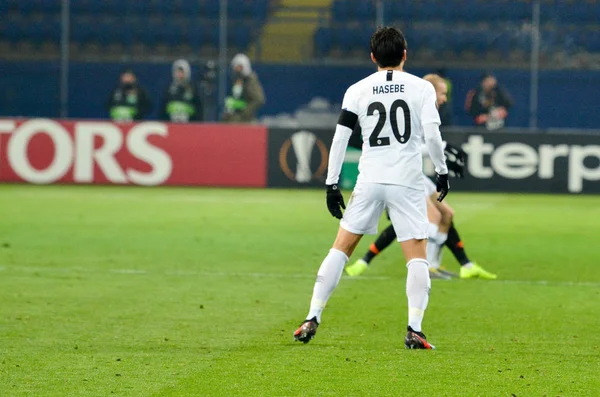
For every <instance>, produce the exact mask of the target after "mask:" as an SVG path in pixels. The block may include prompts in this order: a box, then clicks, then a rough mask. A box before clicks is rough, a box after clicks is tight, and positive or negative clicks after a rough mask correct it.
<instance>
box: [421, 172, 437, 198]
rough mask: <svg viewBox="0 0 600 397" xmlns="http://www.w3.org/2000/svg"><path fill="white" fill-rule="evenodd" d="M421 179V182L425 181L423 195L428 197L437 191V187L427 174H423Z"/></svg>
mask: <svg viewBox="0 0 600 397" xmlns="http://www.w3.org/2000/svg"><path fill="white" fill-rule="evenodd" d="M423 179H424V181H423V182H425V196H427V197H430V196H431V195H433V194H435V193H436V192H437V188H436V186H435V183H433V181H432V180H431V179H430V178H429V177H428V176H427V175H425V174H423Z"/></svg>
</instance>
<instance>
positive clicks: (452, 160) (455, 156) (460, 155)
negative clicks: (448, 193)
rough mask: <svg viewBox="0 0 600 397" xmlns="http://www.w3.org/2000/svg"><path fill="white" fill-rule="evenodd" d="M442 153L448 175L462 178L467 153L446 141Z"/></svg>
mask: <svg viewBox="0 0 600 397" xmlns="http://www.w3.org/2000/svg"><path fill="white" fill-rule="evenodd" d="M444 154H445V155H446V166H447V167H448V173H449V174H450V176H452V177H454V178H463V177H464V175H465V173H464V172H465V161H466V160H467V154H466V153H465V152H464V150H462V149H461V148H459V147H456V146H452V145H451V144H449V143H446V149H445V150H444Z"/></svg>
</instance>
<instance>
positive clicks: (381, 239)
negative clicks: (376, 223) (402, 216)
mask: <svg viewBox="0 0 600 397" xmlns="http://www.w3.org/2000/svg"><path fill="white" fill-rule="evenodd" d="M395 240H396V232H395V231H394V226H392V225H389V226H388V227H387V228H385V229H384V230H383V232H381V233H380V234H379V236H378V237H377V239H376V240H375V242H374V243H372V244H371V246H370V247H369V251H367V253H366V254H365V255H364V256H363V257H362V258H361V259H359V260H357V261H356V262H354V263H353V264H351V265H349V266H346V274H348V275H349V276H360V275H361V274H362V273H364V272H365V271H366V270H367V269H368V268H369V264H370V263H371V261H372V260H373V258H375V256H377V255H379V253H380V252H381V251H383V250H384V249H386V248H387V247H389V246H390V244H392V243H393V242H394V241H395Z"/></svg>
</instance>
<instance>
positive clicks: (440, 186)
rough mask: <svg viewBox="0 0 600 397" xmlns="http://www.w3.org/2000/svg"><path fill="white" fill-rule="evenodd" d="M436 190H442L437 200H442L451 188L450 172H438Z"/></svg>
mask: <svg viewBox="0 0 600 397" xmlns="http://www.w3.org/2000/svg"><path fill="white" fill-rule="evenodd" d="M435 190H437V191H438V192H440V196H439V197H438V199H437V201H442V200H443V199H444V197H446V195H447V194H448V191H449V190H450V183H449V182H448V174H443V175H440V174H437V175H436V176H435Z"/></svg>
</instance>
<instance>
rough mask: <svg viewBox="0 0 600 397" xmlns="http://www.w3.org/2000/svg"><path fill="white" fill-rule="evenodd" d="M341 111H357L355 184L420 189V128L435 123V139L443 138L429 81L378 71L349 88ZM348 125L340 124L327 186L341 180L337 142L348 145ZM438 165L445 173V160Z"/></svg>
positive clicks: (421, 129)
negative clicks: (358, 147)
mask: <svg viewBox="0 0 600 397" xmlns="http://www.w3.org/2000/svg"><path fill="white" fill-rule="evenodd" d="M342 109H343V110H342V115H344V113H346V114H353V115H356V116H355V118H356V120H357V121H358V123H359V124H360V127H361V129H362V139H363V145H362V154H361V157H360V160H359V164H358V169H359V175H358V181H357V182H369V183H382V184H392V185H402V186H406V187H409V188H413V189H418V190H423V189H424V187H423V173H422V168H423V165H422V164H423V160H422V156H421V145H422V144H423V142H424V130H423V126H424V125H427V124H432V125H434V126H435V129H436V130H437V134H438V137H436V140H439V141H440V142H441V137H439V130H438V127H439V125H440V124H441V122H440V117H439V114H438V110H437V107H436V94H435V89H434V88H433V85H432V84H431V83H430V82H428V81H426V80H423V79H422V78H420V77H417V76H415V75H412V74H410V73H406V72H400V71H391V70H382V71H379V72H376V73H373V74H372V75H370V76H368V77H366V78H365V79H363V80H361V81H359V82H358V83H356V84H354V85H352V86H350V88H348V90H347V91H346V94H345V95H344V100H343V103H342ZM348 112H349V113H348ZM340 120H342V118H340ZM348 128H351V127H350V126H349V125H347V124H345V123H343V122H342V123H341V124H340V122H338V128H337V129H336V136H334V142H333V144H332V149H331V154H330V162H329V171H328V176H327V182H326V183H327V184H333V183H337V180H338V178H339V169H340V168H341V162H343V157H342V158H340V154H339V149H340V148H339V147H337V143H338V142H340V141H344V140H345V143H344V145H345V144H347V141H348V138H347V137H346V135H347V134H348V131H347V129H348ZM338 135H339V136H338ZM340 143H341V142H340ZM343 150H344V151H345V146H344V147H343ZM438 152H439V150H438ZM436 157H440V156H439V155H438V156H436ZM441 157H442V158H440V159H439V160H444V161H445V159H443V152H442V153H441ZM338 163H339V166H338ZM436 166H437V171H438V173H447V169H446V168H445V164H444V163H443V161H437V164H436Z"/></svg>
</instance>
